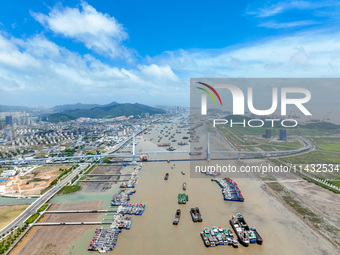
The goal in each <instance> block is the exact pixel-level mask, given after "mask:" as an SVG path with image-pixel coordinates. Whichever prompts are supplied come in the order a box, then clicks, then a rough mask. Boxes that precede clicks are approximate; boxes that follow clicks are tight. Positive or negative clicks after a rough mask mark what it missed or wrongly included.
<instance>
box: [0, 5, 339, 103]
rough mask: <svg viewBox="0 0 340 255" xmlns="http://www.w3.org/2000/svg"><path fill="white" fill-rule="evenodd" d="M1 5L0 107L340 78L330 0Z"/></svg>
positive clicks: (149, 98) (162, 97) (156, 99)
mask: <svg viewBox="0 0 340 255" xmlns="http://www.w3.org/2000/svg"><path fill="white" fill-rule="evenodd" d="M195 3H196V2H195ZM18 6H20V7H21V8H18ZM231 7H232V8H231ZM0 9H1V11H0V13H1V19H0V93H1V104H3V105H24V106H29V107H38V106H44V107H52V106H54V105H61V104H73V103H78V102H79V103H91V104H93V103H101V104H107V103H110V102H112V101H117V102H119V103H135V102H137V103H142V104H147V105H152V106H155V105H164V104H165V105H184V106H188V105H189V79H190V78H191V77H319V78H320V77H339V75H338V69H339V66H340V62H339V61H338V52H339V47H338V43H337V41H338V38H339V37H340V33H338V32H337V29H336V27H337V26H336V25H337V21H338V18H337V13H338V12H339V3H338V2H334V1H322V2H318V3H315V2H313V1H298V2H296V1H288V2H286V1H270V2H262V1H247V2H242V3H239V2H237V3H236V2H235V3H229V2H228V3H222V2H220V3H216V4H214V5H209V6H208V5H204V4H197V5H196V4H195V5H193V2H188V3H185V4H183V3H177V4H176V3H173V4H172V5H171V6H168V5H167V4H166V3H158V2H153V1H150V2H148V3H145V2H143V4H142V3H138V2H137V1H131V2H127V3H123V2H115V3H112V2H109V1H103V2H100V3H98V2H96V1H58V2H56V1H54V2H53V3H49V2H48V3H47V2H45V1H39V2H35V3H27V2H26V3H25V2H24V1H15V2H11V3H8V2H3V3H1V8H0Z"/></svg>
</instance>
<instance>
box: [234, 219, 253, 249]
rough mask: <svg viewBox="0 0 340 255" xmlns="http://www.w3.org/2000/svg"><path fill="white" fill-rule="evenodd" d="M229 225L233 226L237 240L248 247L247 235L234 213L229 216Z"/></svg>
mask: <svg viewBox="0 0 340 255" xmlns="http://www.w3.org/2000/svg"><path fill="white" fill-rule="evenodd" d="M230 225H231V227H232V228H233V230H234V232H235V234H236V236H237V238H238V240H239V242H240V243H241V244H242V245H243V246H245V247H248V246H249V237H248V234H247V232H246V231H245V230H244V229H242V227H241V226H240V225H239V222H238V220H237V218H236V217H235V216H234V215H232V216H231V218H230Z"/></svg>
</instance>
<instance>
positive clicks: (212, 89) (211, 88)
mask: <svg viewBox="0 0 340 255" xmlns="http://www.w3.org/2000/svg"><path fill="white" fill-rule="evenodd" d="M197 83H198V84H201V85H203V86H205V87H207V88H209V89H210V90H211V91H212V92H213V93H214V94H215V95H216V96H217V98H218V100H219V101H220V104H221V106H222V100H221V97H220V95H219V94H218V93H217V91H216V90H215V89H214V88H213V87H212V86H210V85H208V84H206V83H203V82H197ZM197 88H198V89H200V90H203V91H204V92H206V93H207V94H208V95H209V96H210V97H211V98H212V99H213V100H214V103H215V105H217V103H216V100H215V97H214V96H213V94H212V93H211V92H210V91H209V90H207V89H205V88H201V87H197Z"/></svg>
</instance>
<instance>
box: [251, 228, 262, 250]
mask: <svg viewBox="0 0 340 255" xmlns="http://www.w3.org/2000/svg"><path fill="white" fill-rule="evenodd" d="M250 229H251V230H252V231H253V232H254V234H255V236H256V242H257V244H260V245H261V244H262V243H263V239H262V237H261V236H260V234H259V232H257V229H256V227H255V226H252V227H251V228H250Z"/></svg>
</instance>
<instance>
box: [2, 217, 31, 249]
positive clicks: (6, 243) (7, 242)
mask: <svg viewBox="0 0 340 255" xmlns="http://www.w3.org/2000/svg"><path fill="white" fill-rule="evenodd" d="M27 227H28V225H27V224H25V225H24V226H22V227H18V228H17V229H16V230H15V231H13V232H12V233H11V234H10V235H8V236H6V237H5V238H4V239H2V240H1V241H0V254H4V253H5V252H6V251H7V250H8V249H9V248H10V247H11V246H12V245H13V244H14V242H15V241H16V239H17V238H18V237H19V236H20V235H21V234H22V233H23V232H24V231H25V230H26V229H27ZM4 235H5V234H3V236H4Z"/></svg>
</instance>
